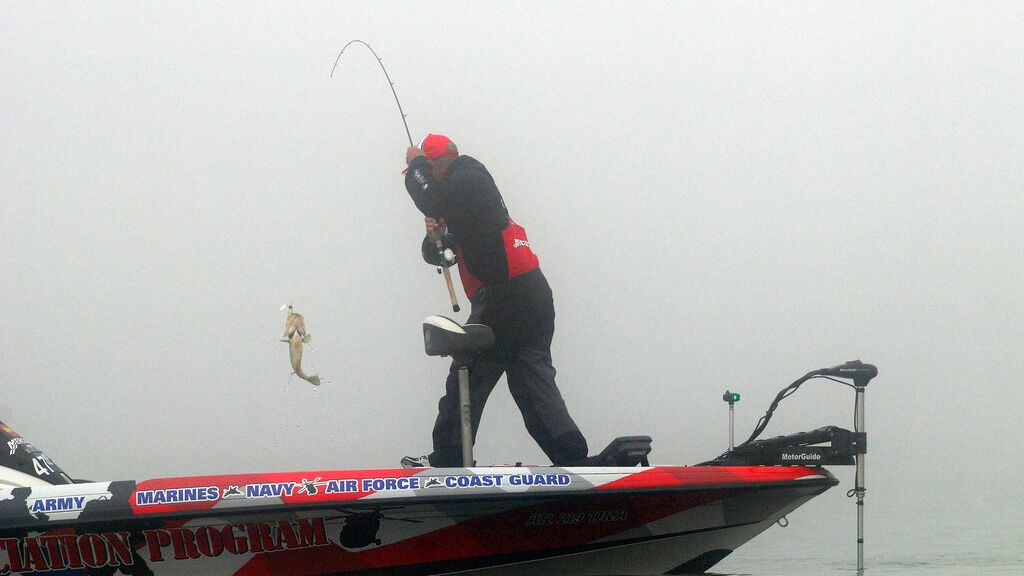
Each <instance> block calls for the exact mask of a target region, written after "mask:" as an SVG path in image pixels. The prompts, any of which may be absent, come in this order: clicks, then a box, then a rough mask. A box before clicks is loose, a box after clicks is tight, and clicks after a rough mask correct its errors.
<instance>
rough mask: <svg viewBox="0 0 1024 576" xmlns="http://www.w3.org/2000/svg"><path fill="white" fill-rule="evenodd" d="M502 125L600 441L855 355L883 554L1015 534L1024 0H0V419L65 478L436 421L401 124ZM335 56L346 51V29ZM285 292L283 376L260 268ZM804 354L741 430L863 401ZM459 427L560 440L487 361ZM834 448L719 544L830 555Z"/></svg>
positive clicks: (405, 437)
mask: <svg viewBox="0 0 1024 576" xmlns="http://www.w3.org/2000/svg"><path fill="white" fill-rule="evenodd" d="M355 38H360V39H363V40H366V41H367V42H370V43H371V44H372V45H373V46H374V48H375V49H376V50H377V52H378V53H379V54H380V55H381V56H382V58H383V59H384V60H383V61H384V63H385V64H386V65H387V66H388V71H389V73H390V74H391V76H392V79H393V80H394V81H395V83H396V89H397V91H398V94H399V97H400V98H401V99H402V104H403V107H404V108H405V111H406V113H407V115H408V121H409V125H410V129H411V131H412V133H413V138H414V139H418V138H420V137H422V135H423V134H425V133H426V132H428V131H433V132H442V133H446V134H448V135H449V136H451V137H452V139H453V140H454V141H455V142H457V143H458V145H459V148H460V150H461V151H463V152H464V153H467V154H470V155H472V156H474V157H475V158H477V159H479V160H480V161H482V162H483V163H484V164H486V165H487V167H488V169H489V170H490V171H491V172H492V174H493V175H494V177H495V179H496V181H497V183H498V186H499V188H500V189H501V190H502V193H503V195H504V198H505V201H506V204H507V205H508V207H509V210H510V213H511V214H512V216H513V217H514V218H515V220H516V221H517V222H518V223H520V224H522V225H523V226H524V227H525V228H526V229H527V231H528V232H529V237H530V242H531V246H532V247H533V248H534V249H535V250H536V252H537V253H538V255H539V257H540V260H541V267H542V268H543V270H544V272H545V275H546V276H547V277H548V279H549V281H550V283H551V285H552V288H553V290H554V296H555V306H556V310H557V314H558V318H557V329H556V333H555V340H554V344H553V349H552V352H553V356H554V362H555V366H556V368H557V369H558V384H559V387H560V389H561V391H562V394H563V396H564V397H565V399H566V402H567V404H568V406H569V409H570V411H571V413H572V415H573V417H574V419H575V420H576V421H577V423H578V424H579V425H580V428H581V429H582V431H583V432H584V434H585V435H586V436H587V439H588V441H589V443H590V447H591V452H597V451H599V450H600V449H601V448H603V447H604V446H605V445H606V444H607V443H608V442H609V441H610V440H611V439H612V438H614V437H616V436H622V435H627V434H649V435H651V436H652V437H653V438H654V445H653V447H654V451H653V453H652V454H651V458H652V462H653V463H656V464H695V463H698V462H702V461H705V460H708V459H710V458H712V457H714V456H716V455H718V454H720V453H721V452H722V451H723V450H724V449H725V447H726V445H727V442H728V430H727V423H728V412H727V408H726V405H725V403H723V402H722V400H721V395H722V393H723V392H724V391H725V390H726V389H730V390H734V391H738V392H740V393H741V394H742V400H741V402H740V403H739V404H738V405H737V412H736V436H737V440H738V441H739V440H741V439H744V438H745V437H746V435H748V434H749V432H750V431H751V430H752V429H753V427H754V425H755V423H756V422H757V419H758V418H759V417H760V416H761V415H762V414H763V413H764V410H765V409H766V408H767V406H768V405H769V403H770V402H771V400H772V399H773V398H774V397H775V394H776V393H777V392H778V391H779V390H781V389H782V388H783V387H785V386H786V385H787V384H788V383H790V382H792V381H793V380H794V379H796V378H797V377H799V376H800V375H802V374H805V373H806V372H808V371H809V370H812V369H816V368H821V367H825V366H830V365H835V364H839V363H842V362H844V361H846V360H851V359H854V358H860V359H862V360H864V361H865V362H870V363H872V364H875V365H877V366H878V368H879V376H878V377H877V378H876V379H875V380H874V381H872V383H871V384H870V385H869V387H868V392H867V412H866V425H867V431H868V437H869V442H868V446H869V448H868V450H869V453H868V459H867V462H868V466H867V476H866V485H867V488H868V493H867V500H866V521H867V538H868V542H867V548H866V554H867V564H868V566H869V569H870V573H872V574H918V573H920V574H925V573H928V574H963V573H971V574H1019V573H1022V572H1024V569H1022V568H1021V564H1022V556H1024V535H1022V533H1021V528H1020V527H1021V525H1022V524H1024V523H1022V522H1021V519H1024V499H1022V498H1021V497H1020V496H1019V494H1018V492H1019V487H1020V485H1021V480H1020V479H1021V477H1022V476H1024V468H1022V463H1021V454H1022V443H1021V440H1020V436H1019V434H1018V430H1017V429H1018V428H1019V426H1018V422H1019V420H1020V416H1019V412H1020V406H1021V405H1024V392H1022V388H1021V386H1020V385H1019V383H1018V380H1019V375H1020V374H1022V373H1024V357H1022V355H1021V354H1020V350H1021V349H1022V348H1024V330H1021V326H1024V299H1022V298H1021V294H1022V293H1024V266H1021V262H1024V232H1022V228H1021V226H1020V222H1021V221H1022V220H1024V202H1022V201H1021V193H1022V188H1021V184H1020V183H1021V181H1022V177H1024V140H1022V136H1021V135H1022V134H1024V114H1022V112H1021V106H1020V94H1021V93H1022V89H1024V60H1022V59H1021V57H1020V55H1021V54H1024V8H1022V6H1021V5H1019V4H1015V3H995V2H982V3H954V2H938V3H936V2H927V3H926V2H909V3H899V4H891V3H881V2H879V3H858V4H855V5H844V4H788V3H779V4H768V5H756V6H753V5H750V4H748V3H715V4H707V5H705V4H687V3H667V2H666V3H630V2H626V3H621V2H619V3H598V4H590V3H588V4H583V5H574V4H558V5H555V6H550V5H547V4H534V3H528V4H513V5H495V4H489V3H488V4H482V5H481V4H479V3H449V4H446V5H445V7H444V8H443V9H438V7H437V6H434V5H431V6H430V7H426V6H424V7H420V6H416V5H410V4H408V3H397V2H395V3H392V2H377V3H373V4H372V6H371V5H369V4H364V3H349V2H344V3H336V4H331V5H329V6H317V5H313V4H297V5H292V4H289V5H285V4H260V5H255V6H238V5H235V4H229V3H195V4H191V5H181V4H170V5H166V6H162V5H137V6H136V5H127V6H126V5H113V4H107V3H75V4H70V5H65V4H34V3H28V4H26V3H7V4H3V5H0V109H3V110H4V114H3V115H0V134H2V137H0V246H2V247H3V250H2V251H0V301H2V302H4V303H5V304H6V305H7V307H8V308H7V310H8V313H7V321H6V322H3V323H0V366H2V370H0V391H2V394H0V420H3V421H4V422H5V423H8V424H10V425H11V427H13V428H14V429H15V430H17V431H18V432H19V433H21V434H22V435H24V436H25V438H26V439H28V440H29V441H30V442H32V443H33V444H34V445H36V446H38V447H40V448H42V449H43V450H45V451H46V452H47V454H48V455H49V456H51V457H52V458H53V459H54V461H56V462H57V463H58V464H59V465H60V466H61V467H62V468H63V469H64V470H66V471H67V472H68V473H69V474H71V475H72V476H74V477H77V478H91V479H126V478H134V479H145V478H154V477H164V476H184V475H199V474H218V473H243V472H253V471H282V470H323V469H344V468H377V467H393V466H396V465H397V464H398V461H399V459H400V458H401V457H402V456H403V455H407V454H408V455H419V454H422V453H425V452H427V451H429V448H430V444H429V443H430V438H429V433H430V428H431V425H432V423H433V419H434V416H435V410H436V403H437V399H438V397H439V396H440V394H441V391H442V387H443V379H444V377H445V375H446V373H447V368H448V367H447V363H446V362H444V361H443V360H440V359H437V358H428V357H426V356H425V355H424V354H423V342H422V334H421V332H420V322H421V321H422V319H423V318H425V317H426V316H429V315H432V314H439V313H444V314H447V315H450V316H451V317H453V318H454V319H456V320H459V321H464V320H465V319H466V317H467V315H468V308H469V306H468V304H467V303H466V302H465V299H464V298H462V303H463V311H462V312H461V313H459V314H454V313H451V312H450V308H449V307H448V300H447V295H446V293H445V288H444V285H443V282H442V281H441V280H440V279H439V278H440V277H439V276H437V274H436V273H435V272H434V269H433V268H432V267H430V266H427V265H425V264H423V263H422V261H421V259H420V255H419V243H420V240H421V238H422V234H423V225H422V217H421V216H420V215H419V214H418V212H417V211H416V210H415V208H414V207H413V205H412V203H411V202H410V201H409V199H408V197H407V194H406V193H405V191H404V189H403V187H402V179H401V173H400V172H401V170H402V168H404V154H405V148H406V146H407V141H406V135H405V132H404V129H403V127H402V123H401V118H400V117H399V116H398V112H397V109H396V108H395V105H394V101H393V98H392V96H391V93H390V91H389V90H388V86H387V83H386V80H385V79H384V78H383V75H382V74H381V72H380V69H379V66H378V63H377V62H375V61H374V60H373V58H372V55H370V54H369V53H368V51H367V52H365V53H361V52H358V51H354V52H353V53H352V54H349V53H348V51H346V54H345V56H344V57H343V58H342V61H341V62H340V63H339V66H338V70H337V71H336V72H335V77H334V78H331V77H330V76H329V73H330V70H331V66H332V65H333V63H334V59H335V57H336V56H337V54H338V51H339V50H340V49H341V47H342V46H343V45H344V44H345V43H346V42H347V41H348V40H351V39H355ZM349 56H351V58H350V57H349ZM285 302H291V303H294V304H295V306H296V309H298V310H300V311H301V312H302V313H303V314H304V315H305V317H306V322H307V328H308V330H309V333H310V334H312V336H313V341H312V342H313V345H312V346H311V347H310V349H309V350H307V353H306V355H305V357H304V359H303V361H304V364H305V363H307V362H308V367H309V369H310V371H311V373H312V372H316V373H318V374H319V375H320V376H322V377H323V378H325V379H326V380H328V382H326V383H325V384H323V385H322V386H321V387H320V388H314V387H312V386H309V385H307V384H306V383H305V382H303V381H301V380H299V379H297V378H294V377H291V378H290V377H289V372H290V367H289V365H288V360H287V352H286V349H285V346H284V345H283V344H281V343H280V342H279V341H278V339H279V338H280V334H281V331H282V329H283V327H284V321H285V316H284V313H283V312H280V311H279V307H280V306H281V304H282V303H285ZM852 418H853V394H852V392H850V390H849V389H847V388H845V387H842V386H839V385H836V384H834V383H828V382H822V381H813V382H808V383H807V384H804V385H803V387H801V389H800V390H799V391H798V392H797V393H796V394H795V395H793V396H791V397H790V398H787V399H786V400H785V401H784V402H783V403H782V405H781V406H780V407H779V409H778V410H777V411H776V413H775V416H774V417H773V419H772V422H771V425H770V426H769V427H768V429H767V430H766V431H765V433H764V436H772V435H777V434H785V433H790V432H795V431H802V430H811V429H814V428H817V427H819V426H824V425H828V424H834V425H839V426H843V427H846V428H852V427H853V421H852ZM476 450H477V454H478V455H479V457H480V459H481V461H491V462H518V461H522V462H526V463H537V464H546V463H547V461H546V459H545V458H544V455H543V453H542V452H541V451H540V450H539V448H538V447H537V446H536V445H535V443H534V442H533V441H532V439H531V438H530V437H529V435H528V434H527V433H526V431H525V429H524V427H523V424H522V419H521V416H520V414H519V413H518V411H517V409H516V407H515V404H514V402H513V401H512V399H511V396H510V395H509V394H508V391H507V389H506V388H504V387H503V386H501V385H499V386H498V387H497V388H496V390H495V393H494V394H493V396H492V398H491V399H490V400H489V402H488V405H487V408H486V411H485V415H484V418H483V422H482V424H481V428H480V431H479V435H478V444H477V448H476ZM834 472H835V473H836V475H837V476H838V477H839V478H840V480H841V481H842V483H841V484H840V485H839V486H838V487H836V488H835V489H833V490H830V491H828V492H826V493H825V494H823V495H822V496H820V497H818V498H816V499H815V500H813V501H811V502H810V503H809V504H807V505H805V506H804V507H802V508H800V509H798V510H797V511H796V512H795V513H794V514H792V515H791V517H790V521H791V524H790V526H789V527H788V528H785V529H783V528H779V527H773V528H771V529H770V530H768V531H767V532H766V533H764V534H763V535H761V536H760V537H759V538H757V539H755V540H754V541H752V542H751V543H749V544H748V545H746V546H744V547H742V548H740V549H739V550H738V551H737V552H736V553H734V554H733V555H731V556H730V557H728V558H727V559H726V560H725V561H723V562H722V563H721V564H720V565H719V566H717V567H716V570H718V571H719V572H723V573H749V574H754V575H757V576H763V575H767V574H784V575H789V576H793V575H801V576H802V575H804V574H822V573H835V574H846V573H852V567H853V566H854V563H855V559H856V556H855V546H854V544H855V542H854V541H855V537H856V536H855V528H856V525H855V506H854V504H853V501H852V500H851V499H848V498H845V497H844V494H845V491H846V490H848V489H850V488H852V485H853V470H852V468H850V469H845V468H836V469H834Z"/></svg>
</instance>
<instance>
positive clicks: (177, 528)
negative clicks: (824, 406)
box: [0, 466, 837, 576]
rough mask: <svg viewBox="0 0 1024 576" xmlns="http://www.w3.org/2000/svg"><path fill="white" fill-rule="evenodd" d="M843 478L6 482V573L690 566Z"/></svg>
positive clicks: (698, 566)
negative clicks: (14, 487) (18, 485)
mask: <svg viewBox="0 0 1024 576" xmlns="http://www.w3.org/2000/svg"><path fill="white" fill-rule="evenodd" d="M836 483H837V481H836V480H835V478H834V477H833V476H832V475H831V474H829V473H828V472H827V471H824V470H822V469H818V468H803V467H783V466H773V467H711V466H695V467H650V468H566V469H562V468H524V467H516V468H460V469H419V470H359V471H351V470H349V471H316V472H299V473H280V474H259V475H233V476H212V477H192V478H170V479H158V480H147V481H142V482H137V483H136V482H131V481H128V482H110V483H89V484H74V485H65V486H49V487H34V488H32V489H31V493H30V494H25V493H24V492H21V493H19V494H17V495H13V494H11V492H12V491H11V490H8V489H4V490H0V576H4V575H6V574H12V573H32V572H50V573H56V574H62V573H66V574H113V573H114V572H115V571H120V572H121V573H125V574H156V575H161V576H162V575H172V574H182V575H184V574H189V575H192V574H225V575H235V576H239V575H278V574H280V575H290V576H299V575H325V574H403V575H410V574H411V575H416V574H424V575H425V574H451V573H458V574H479V575H484V574H487V575H493V576H498V575H505V574H507V575H512V574H516V575H522V574H552V573H559V574H588V575H598V574H619V575H621V574H664V573H699V572H703V571H705V570H707V569H708V568H710V567H711V566H712V565H714V564H715V563H716V562H718V561H719V560H721V559H722V558H724V557H725V556H726V555H728V554H729V553H730V552H731V551H733V550H735V549H736V548H737V547H739V546H740V545H742V544H743V543H744V542H746V541H748V540H749V539H751V538H753V537H754V536H756V535H757V534H758V533H760V532H761V531H763V530H765V529H766V528H768V527H770V526H771V524H772V523H773V522H775V521H776V520H778V519H779V518H781V517H782V516H784V515H786V514H788V513H789V512H791V511H792V510H793V509H795V508H796V507H798V506H800V505H801V504H803V503H804V502H806V501H807V500H809V499H810V498H813V497H814V496H816V495H818V494H820V493H821V492H823V491H825V490H827V489H828V488H829V487H831V486H834V485H835V484H836ZM21 490H22V491H24V490H29V489H27V488H25V489H21Z"/></svg>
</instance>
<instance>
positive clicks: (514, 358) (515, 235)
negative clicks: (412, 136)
mask: <svg viewBox="0 0 1024 576" xmlns="http://www.w3.org/2000/svg"><path fill="white" fill-rule="evenodd" d="M405 161H406V164H408V166H409V168H408V170H407V171H406V176H405V187H406V189H407V190H408V191H409V195H410V196H411V197H412V200H413V202H415V204H416V207H417V208H418V209H419V210H420V212H422V213H423V214H424V216H426V219H425V222H426V229H427V237H426V238H424V240H423V246H422V252H423V258H424V259H425V260H426V261H427V262H428V263H430V264H434V265H437V266H451V265H453V264H455V263H457V264H458V270H459V276H460V278H461V279H462V286H463V288H464V289H465V291H466V297H467V298H469V301H470V304H471V306H472V308H471V311H470V315H469V320H468V322H469V323H477V324H485V325H487V326H489V327H490V328H491V329H492V330H493V331H494V342H495V343H494V347H493V348H492V349H491V350H489V351H486V352H484V353H482V354H480V355H478V356H477V357H476V358H475V359H474V360H473V361H472V362H471V363H470V365H469V378H470V406H471V422H472V429H473V440H474V441H475V440H476V432H477V429H478V428H479V424H480V415H481V413H482V412H483V408H484V403H485V402H486V401H487V397H488V396H489V395H490V393H491V391H492V390H493V389H494V386H495V384H497V382H498V379H499V378H501V375H502V374H503V373H504V374H506V375H507V377H508V387H509V391H510V392H511V393H512V398H513V399H514V400H515V402H516V405H517V406H519V410H520V411H521V412H522V414H523V421H524V422H525V424H526V429H527V431H529V433H530V435H531V436H532V437H533V439H534V440H536V441H537V444H539V445H540V447H541V449H542V450H543V451H544V453H545V454H546V455H547V456H548V458H550V459H551V462H552V463H554V464H555V465H558V466H566V465H573V464H581V463H583V462H584V460H585V459H586V457H587V441H586V439H585V438H584V437H583V434H582V433H580V430H579V428H578V427H577V426H576V423H575V422H573V419H572V417H570V416H569V411H568V409H567V408H566V406H565V401H564V400H563V399H562V395H561V393H559V391H558V387H557V386H556V385H555V368H554V366H553V365H552V362H551V338H552V336H553V335H554V332H555V308H554V302H553V300H552V296H551V288H550V286H548V281H547V279H546V278H545V277H544V274H543V273H542V272H541V270H540V267H539V264H538V259H537V256H536V254H534V253H533V250H532V249H531V248H530V243H529V241H528V240H527V237H526V231H525V230H524V229H523V227H522V226H519V225H518V224H516V223H515V222H514V221H513V220H512V219H511V218H509V215H508V210H507V209H506V207H505V202H504V200H502V197H501V193H500V192H499V191H498V187H497V186H496V185H495V183H494V179H493V178H492V177H491V174H490V173H489V172H488V171H487V169H486V168H485V167H484V165H483V164H481V163H480V162H479V161H477V160H476V159H474V158H472V157H470V156H464V155H463V156H460V155H459V151H458V148H457V147H456V146H455V144H454V143H453V142H452V141H451V140H450V139H449V138H448V137H447V136H442V135H440V134H428V135H427V137H426V138H424V139H423V141H422V142H421V143H420V146H410V147H409V149H408V150H407V151H406V156H405ZM434 235H438V236H440V237H441V238H442V239H443V242H444V248H446V249H447V250H446V251H443V252H441V253H439V252H438V250H437V248H436V245H435V242H434V240H433V236H434ZM461 434H462V430H461V421H460V416H459V385H458V366H456V365H455V363H454V362H453V363H452V366H451V370H450V371H449V373H448V380H447V382H446V384H445V395H444V396H443V397H442V398H441V400H440V401H439V402H438V415H437V420H436V421H435V423H434V432H433V452H432V453H431V454H429V455H427V456H423V457H420V458H412V457H409V456H406V457H405V458H403V459H402V465H403V466H404V467H406V468H414V467H422V466H434V467H452V466H460V465H465V466H471V465H472V464H473V463H472V462H462V450H461Z"/></svg>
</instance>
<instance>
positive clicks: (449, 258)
mask: <svg viewBox="0 0 1024 576" xmlns="http://www.w3.org/2000/svg"><path fill="white" fill-rule="evenodd" d="M437 255H438V257H440V258H441V260H442V261H443V262H444V264H442V265H441V266H438V267H437V273H438V274H440V273H441V271H442V268H451V267H452V266H455V264H456V262H458V260H457V258H456V256H455V251H454V250H452V249H451V248H444V249H442V250H438V251H437Z"/></svg>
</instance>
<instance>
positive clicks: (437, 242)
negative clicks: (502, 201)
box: [331, 40, 459, 312]
mask: <svg viewBox="0 0 1024 576" xmlns="http://www.w3.org/2000/svg"><path fill="white" fill-rule="evenodd" d="M353 44H362V45H363V46H366V48H367V49H368V50H369V51H370V53H371V54H373V57H374V58H376V59H377V64H380V69H381V70H382V71H383V72H384V77H385V78H387V80H388V85H390V86H391V94H392V95H394V97H395V104H397V105H398V113H399V114H401V115H402V125H403V126H405V135H406V137H407V138H409V146H415V144H413V143H412V134H411V133H410V132H409V123H408V122H406V121H405V110H402V103H401V102H399V101H398V92H396V91H395V83H394V82H392V81H391V75H390V74H388V70H387V68H385V67H384V61H383V60H382V59H381V57H380V56H378V55H377V51H376V50H374V49H373V47H372V46H370V45H369V44H367V43H366V42H363V41H362V40H351V41H349V43H348V44H345V46H343V47H342V48H341V52H338V57H337V58H335V59H334V67H332V68H331V78H333V77H334V70H335V69H337V67H338V62H339V61H340V60H341V55H342V54H344V53H345V49H346V48H348V47H349V46H351V45H353ZM429 235H430V239H431V240H433V241H434V247H435V248H437V253H438V255H439V256H440V257H441V259H442V260H446V258H445V254H444V252H445V248H444V242H442V241H441V236H440V235H438V233H437V232H436V231H435V230H431V231H430V232H429ZM437 270H438V272H441V273H443V274H444V281H445V284H447V285H448V296H449V297H450V298H451V301H452V311H454V312H458V311H459V300H458V298H456V296H455V286H454V285H453V284H452V274H451V272H450V271H449V270H448V267H447V266H439V267H438V269H437Z"/></svg>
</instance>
